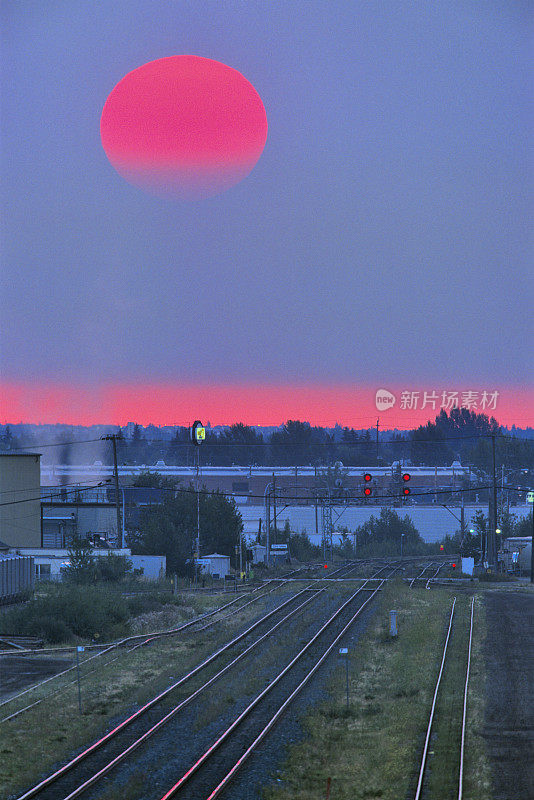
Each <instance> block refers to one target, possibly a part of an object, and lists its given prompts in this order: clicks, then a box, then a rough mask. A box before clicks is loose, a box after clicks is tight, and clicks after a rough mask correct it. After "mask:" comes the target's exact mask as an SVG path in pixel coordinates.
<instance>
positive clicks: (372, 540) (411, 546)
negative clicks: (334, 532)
mask: <svg viewBox="0 0 534 800" xmlns="http://www.w3.org/2000/svg"><path fill="white" fill-rule="evenodd" d="M355 533H356V537H357V552H358V556H359V557H360V558H365V557H368V556H389V555H398V554H399V553H400V547H401V536H402V537H403V542H402V552H403V554H404V555H422V554H424V553H426V552H428V550H429V548H428V545H426V544H425V542H424V541H423V539H422V538H421V536H420V535H419V532H418V531H417V529H416V528H415V526H414V524H413V522H412V520H411V519H410V517H409V516H408V515H406V516H405V517H400V516H399V515H398V514H397V512H396V511H393V510H392V509H390V508H382V509H381V511H380V516H379V517H375V516H374V515H373V516H371V518H370V519H369V520H368V521H367V522H364V524H363V525H360V526H358V527H357V528H356V531H355Z"/></svg>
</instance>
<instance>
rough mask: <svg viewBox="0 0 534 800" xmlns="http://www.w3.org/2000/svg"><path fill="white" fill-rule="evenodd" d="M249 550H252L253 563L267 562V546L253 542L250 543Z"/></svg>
mask: <svg viewBox="0 0 534 800" xmlns="http://www.w3.org/2000/svg"><path fill="white" fill-rule="evenodd" d="M247 550H250V551H251V552H252V563H253V564H264V563H265V556H266V553H267V548H266V547H265V546H264V545H263V544H251V545H248V547H247Z"/></svg>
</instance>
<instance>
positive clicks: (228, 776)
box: [162, 586, 380, 800]
mask: <svg viewBox="0 0 534 800" xmlns="http://www.w3.org/2000/svg"><path fill="white" fill-rule="evenodd" d="M379 590H380V586H378V587H377V588H376V589H374V590H373V593H372V594H371V595H370V596H369V597H368V598H367V600H365V602H364V603H362V605H361V606H360V607H359V608H358V610H357V611H356V613H355V614H354V615H353V616H352V617H351V619H350V620H349V622H348V623H347V624H346V625H345V627H344V628H343V630H342V631H341V632H340V633H339V634H338V635H337V636H336V638H335V639H334V641H333V642H332V643H331V644H330V645H329V647H328V648H327V650H325V652H324V653H323V655H322V656H321V657H320V658H319V660H318V661H317V662H316V663H315V664H314V666H313V667H312V668H311V670H310V671H309V672H308V673H307V674H306V676H305V677H304V679H303V680H302V681H301V682H300V683H299V685H298V686H297V687H296V688H295V689H294V690H293V691H292V692H291V694H290V695H289V696H288V697H287V698H286V699H285V700H284V702H283V703H282V705H281V706H280V707H279V708H278V710H277V711H276V713H275V714H274V715H273V716H272V717H271V719H270V720H269V722H268V723H267V724H266V725H265V727H264V728H263V730H262V731H261V732H260V733H259V734H258V736H256V738H255V739H254V741H253V742H252V744H250V745H249V747H248V748H247V749H246V750H245V752H244V753H243V755H242V756H241V757H240V758H239V760H238V761H237V762H236V763H235V764H234V766H233V767H232V769H231V770H230V771H229V772H228V773H227V774H226V775H225V777H224V778H223V779H222V781H221V782H220V783H219V784H218V786H216V788H215V789H214V790H213V791H212V792H211V794H210V795H209V797H208V798H207V800H214V799H215V798H216V797H217V796H218V795H219V794H220V793H221V792H222V791H223V789H225V788H226V786H227V785H228V784H229V783H230V781H231V780H232V779H233V777H234V775H235V774H236V772H237V771H238V770H239V769H240V768H241V767H242V766H243V764H244V762H245V761H246V760H247V758H248V757H249V756H250V754H251V753H252V752H253V751H254V750H255V749H256V748H257V747H258V745H259V744H260V742H262V741H263V739H264V738H265V737H266V736H267V734H268V733H269V731H270V730H271V728H273V726H274V725H275V724H276V722H277V721H278V719H279V718H280V717H281V716H282V714H283V713H284V711H285V710H286V708H287V707H288V706H289V704H290V703H291V702H292V701H293V700H294V698H295V697H296V696H297V695H298V694H299V693H300V692H301V691H302V689H303V688H304V686H305V685H306V684H307V683H308V681H309V680H310V679H311V678H312V677H313V675H314V674H315V673H316V672H317V670H318V669H319V667H320V666H321V664H322V663H323V662H324V661H325V660H326V659H327V658H328V656H329V655H330V653H331V652H332V650H333V649H334V647H335V646H336V644H337V643H338V642H339V641H340V639H342V638H343V636H344V635H345V633H346V632H347V631H348V629H349V628H350V626H351V625H352V624H353V622H354V620H355V619H356V617H358V616H359V614H360V613H361V612H362V611H363V609H364V608H365V606H366V605H367V604H368V603H370V602H371V600H372V599H373V597H374V596H375V594H376V593H377V592H378V591H379ZM171 796H172V795H171V794H169V792H167V794H166V795H165V796H164V797H163V798H162V800H166V799H167V798H169V797H171Z"/></svg>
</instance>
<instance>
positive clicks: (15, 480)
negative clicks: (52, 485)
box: [0, 453, 41, 548]
mask: <svg viewBox="0 0 534 800" xmlns="http://www.w3.org/2000/svg"><path fill="white" fill-rule="evenodd" d="M40 460H41V456H40V454H39V453H0V498H1V505H0V540H1V541H2V542H5V543H6V544H8V545H9V546H10V548H13V547H15V548H16V547H40V545H41V497H40V494H41V492H40V486H41V467H40Z"/></svg>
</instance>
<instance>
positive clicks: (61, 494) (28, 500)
mask: <svg viewBox="0 0 534 800" xmlns="http://www.w3.org/2000/svg"><path fill="white" fill-rule="evenodd" d="M70 485H71V484H70ZM106 485H107V484H105V483H104V482H103V481H101V482H100V483H97V484H95V486H86V487H85V488H82V487H77V488H76V489H73V490H72V491H69V492H65V491H60V492H59V493H58V492H56V493H55V494H50V495H41V496H40V497H27V498H26V499H25V500H9V501H7V502H4V503H0V506H15V505H18V504H19V503H36V502H37V501H41V500H47V499H53V498H54V497H64V496H65V495H66V494H76V493H77V492H89V491H90V490H91V489H98V487H99V486H106ZM46 488H48V487H46Z"/></svg>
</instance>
